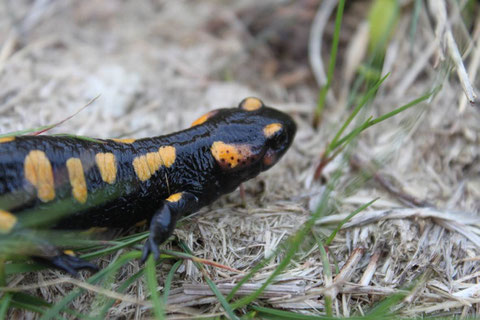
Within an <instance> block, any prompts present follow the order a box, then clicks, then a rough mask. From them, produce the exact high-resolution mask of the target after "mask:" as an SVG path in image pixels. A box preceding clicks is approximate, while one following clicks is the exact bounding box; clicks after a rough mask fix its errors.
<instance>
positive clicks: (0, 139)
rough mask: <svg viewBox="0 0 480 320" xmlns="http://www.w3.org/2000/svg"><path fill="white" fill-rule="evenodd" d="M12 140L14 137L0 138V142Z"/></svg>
mask: <svg viewBox="0 0 480 320" xmlns="http://www.w3.org/2000/svg"><path fill="white" fill-rule="evenodd" d="M13 140H15V137H3V138H0V143H5V142H10V141H13Z"/></svg>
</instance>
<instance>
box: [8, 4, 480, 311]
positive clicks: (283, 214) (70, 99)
mask: <svg viewBox="0 0 480 320" xmlns="http://www.w3.org/2000/svg"><path fill="white" fill-rule="evenodd" d="M328 2H329V1H323V2H318V1H296V2H294V1H292V2H288V1H286V2H285V1H268V2H267V1H265V2H262V4H261V5H256V3H258V1H242V2H241V5H240V4H238V3H237V2H235V1H223V2H219V1H195V2H193V1H160V0H159V1H116V0H104V1H91V0H88V1H86V0H84V1H73V0H65V1H8V0H7V1H4V3H5V5H2V6H0V17H1V19H0V43H1V45H2V46H1V51H0V132H1V133H5V132H9V131H16V130H21V129H25V128H32V127H37V126H40V125H45V124H51V123H55V122H58V121H60V120H62V119H64V118H65V117H67V116H68V115H71V114H72V113H74V112H75V111H76V110H78V109H79V108H80V107H81V106H83V105H85V104H86V103H87V102H88V101H90V100H91V99H92V98H94V97H96V96H97V95H100V97H99V98H98V99H97V100H96V101H95V102H94V103H93V105H91V106H89V107H88V108H86V109H85V110H84V111H82V112H81V113H80V114H78V115H76V116H75V117H74V118H73V119H71V120H69V121H68V122H66V123H65V124H63V125H62V126H61V127H59V128H55V129H54V130H52V131H53V132H69V133H74V134H79V135H88V136H93V137H111V138H116V137H125V136H128V137H144V136H153V135H160V134H165V133H169V132H172V131H175V130H179V129H182V128H185V127H187V126H189V124H190V123H191V122H192V121H193V120H195V119H196V118H197V117H198V116H200V115H202V114H204V113H205V112H207V111H209V110H211V109H213V108H218V107H229V106H235V105H237V104H238V102H239V101H240V100H241V99H242V98H244V97H245V96H249V95H255V96H259V97H261V98H262V99H264V101H265V102H266V103H267V104H268V105H271V106H274V107H276V108H278V109H280V110H284V111H286V112H288V113H290V114H291V115H292V116H294V118H295V120H296V122H297V124H298V134H297V137H296V140H295V143H294V145H293V147H292V148H291V150H290V151H289V152H288V153H287V155H286V156H285V158H284V159H283V160H282V161H281V162H280V163H279V164H278V165H277V166H276V167H275V168H273V169H272V170H270V171H268V172H266V173H263V174H262V175H260V176H259V177H257V178H256V179H254V180H252V181H250V182H248V183H246V184H245V189H246V200H247V205H246V207H242V206H241V204H242V201H241V198H240V195H239V192H238V191H235V192H234V193H232V194H230V195H227V196H225V197H224V198H222V199H221V200H220V201H218V202H217V203H215V204H214V205H212V206H211V207H209V208H204V209H202V210H201V212H199V213H198V214H195V215H194V216H192V217H190V218H189V219H188V220H187V222H186V223H185V224H184V225H183V226H182V227H181V228H178V229H177V230H176V231H175V235H176V236H177V237H178V238H180V239H182V240H184V241H185V242H186V243H187V244H188V245H189V246H190V248H191V249H192V250H193V252H194V254H195V255H196V256H197V257H201V258H205V259H209V260H213V261H215V262H218V263H220V264H223V265H226V266H229V267H231V268H234V269H237V270H239V271H240V272H233V271H227V270H224V269H218V268H214V267H211V266H206V270H207V273H208V274H209V276H210V277H211V278H212V279H213V280H214V281H215V283H216V284H217V285H218V288H219V289H220V291H221V292H223V293H224V294H228V292H229V291H230V289H231V288H232V285H233V284H235V283H236V282H237V281H238V280H239V279H240V278H241V277H242V275H243V274H244V273H245V272H248V271H249V270H250V269H251V268H252V267H253V266H254V265H255V264H256V263H258V262H259V261H260V260H261V259H262V258H263V257H265V256H268V255H269V254H270V253H272V252H273V251H274V250H275V248H277V246H278V245H279V244H280V243H281V242H282V241H284V240H286V239H287V237H288V236H289V235H292V234H294V233H295V231H296V230H298V228H299V227H300V226H301V225H302V223H303V222H305V221H306V220H307V219H308V217H309V215H310V212H312V211H314V210H315V208H316V204H317V203H318V200H319V198H320V197H321V195H322V192H323V191H324V182H325V181H328V180H329V179H330V178H331V175H332V173H333V172H334V171H335V170H336V169H338V168H342V170H343V172H344V174H343V175H342V177H341V178H340V180H339V182H338V183H337V185H336V187H335V191H334V193H333V196H332V199H331V203H332V205H333V208H334V210H333V211H332V213H331V215H329V216H325V217H323V218H321V219H320V220H319V221H318V222H317V224H316V228H315V230H316V231H317V232H320V233H324V234H325V235H329V234H330V232H331V230H333V228H334V227H335V226H336V225H337V223H338V222H340V221H341V220H342V219H343V218H345V217H346V215H348V214H349V213H350V212H352V211H354V210H355V209H357V208H358V207H360V206H361V205H363V204H365V203H367V202H369V201H371V200H373V199H375V198H379V200H377V201H376V202H375V203H374V204H373V205H372V206H371V207H369V208H368V209H367V210H365V211H364V212H362V213H360V214H359V215H357V216H356V217H354V218H353V219H352V220H351V221H349V222H348V223H347V224H345V225H344V227H343V229H342V230H341V231H340V232H339V233H338V234H337V236H336V237H335V239H334V241H333V243H332V244H331V245H330V246H329V247H328V255H329V258H330V262H331V264H332V273H333V278H332V279H325V277H324V273H323V264H322V262H321V259H320V252H319V250H318V248H317V245H316V242H315V241H314V239H313V238H308V239H305V243H304V244H303V246H302V250H301V251H300V252H298V254H297V256H296V257H295V259H294V261H293V262H292V263H291V264H290V266H289V267H288V268H287V269H286V270H285V272H284V273H282V274H281V275H280V276H279V277H278V278H277V280H276V281H275V283H274V284H273V285H271V286H270V287H268V288H267V290H266V291H265V292H264V293H263V294H262V296H261V297H260V298H259V299H258V301H257V302H256V303H258V304H260V305H266V306H271V307H275V308H281V309H286V310H294V311H297V312H302V313H306V314H324V295H325V294H326V295H330V296H332V297H333V301H334V314H336V315H339V316H340V315H341V316H348V315H353V314H362V313H363V312H364V311H365V310H367V309H368V308H370V307H371V306H372V305H373V304H374V303H375V302H377V301H379V300H381V299H382V298H384V297H386V296H389V295H391V294H393V293H396V292H400V291H401V290H406V289H409V290H411V289H412V288H411V285H413V284H415V286H414V288H413V290H412V291H411V292H410V294H409V295H408V296H407V298H406V299H404V300H403V302H402V303H401V304H400V305H399V310H398V312H399V314H401V315H403V316H413V315H421V314H426V315H433V314H445V315H454V314H457V315H463V316H466V315H476V314H478V306H479V302H480V285H479V284H478V283H479V280H480V278H479V277H480V263H479V260H480V235H479V234H480V228H479V227H480V217H479V213H480V147H479V141H480V125H479V124H480V113H479V110H480V109H479V106H478V104H477V106H472V105H470V104H469V103H468V102H466V100H465V98H464V96H465V94H464V88H462V85H461V84H460V82H459V81H458V79H459V77H458V75H457V70H458V69H459V65H458V64H456V63H458V59H457V61H456V62H455V60H454V59H455V55H454V52H453V51H454V50H453V49H452V48H451V45H452V44H451V43H450V40H451V39H449V36H448V34H449V32H450V31H451V30H452V31H453V33H452V34H453V36H454V41H455V42H456V43H457V45H458V46H459V47H460V48H461V49H462V51H463V52H465V53H464V55H463V56H462V57H461V59H460V60H462V59H463V61H464V63H465V67H466V70H467V73H468V75H469V76H470V77H471V82H472V84H473V87H474V88H475V86H476V88H478V85H479V80H478V76H477V75H476V74H477V71H478V61H479V59H480V58H479V56H480V53H479V52H480V44H479V43H478V39H479V33H480V19H479V17H480V15H478V13H477V14H476V15H473V16H474V17H475V19H476V21H474V22H473V25H474V27H473V28H470V29H469V28H466V27H465V25H464V24H463V22H462V19H461V18H459V16H458V12H459V11H458V7H457V6H456V5H455V4H454V2H453V1H451V2H450V1H449V2H448V6H447V11H446V16H445V17H444V18H445V19H446V20H445V19H444V20H442V19H441V17H442V8H436V7H435V5H434V4H433V5H432V3H431V2H432V1H430V2H429V3H428V4H429V6H423V8H422V10H421V11H420V15H419V18H418V26H417V30H416V33H415V35H414V37H411V36H410V34H409V32H410V26H411V19H412V16H413V13H412V12H413V4H412V3H413V1H402V3H403V4H402V7H401V10H402V13H401V15H400V19H399V21H398V24H397V27H396V28H395V32H394V35H393V37H392V40H391V41H390V43H389V46H388V48H387V54H386V58H385V64H384V70H383V73H386V72H390V73H391V75H390V76H389V77H388V79H387V80H386V82H385V83H384V84H383V85H382V87H381V89H380V91H379V92H378V94H377V96H376V99H375V101H374V102H373V104H372V106H371V108H370V109H368V114H367V115H366V116H369V115H370V114H371V115H374V116H378V115H380V114H384V113H386V112H389V111H391V110H393V109H394V108H395V107H398V106H401V105H403V104H405V103H407V102H409V101H411V100H413V99H415V98H417V97H419V96H421V95H423V94H425V93H426V92H429V91H430V90H432V89H433V88H435V87H436V86H438V85H440V84H441V85H442V88H441V90H440V91H439V92H438V93H437V94H436V95H435V97H434V98H432V99H431V100H429V101H428V102H427V103H422V104H420V105H418V106H416V107H414V108H413V109H410V110H408V111H407V112H404V113H401V114H400V115H398V116H397V117H395V118H393V119H390V120H388V121H387V122H385V123H383V124H380V125H377V126H374V127H372V128H370V129H368V130H367V131H366V132H365V133H363V134H362V135H361V139H360V140H359V141H358V142H357V143H356V146H355V148H354V149H353V150H351V152H352V153H353V155H354V157H352V159H350V161H344V160H343V159H342V157H339V158H338V160H335V161H333V162H331V163H330V164H329V165H328V166H327V167H325V169H324V171H323V174H322V179H320V180H319V181H315V180H313V178H312V177H313V174H314V171H315V167H316V166H317V165H318V162H319V159H320V156H321V154H322V152H323V150H324V148H325V146H326V143H327V141H329V140H331V139H332V138H333V135H334V133H335V132H336V130H337V129H338V128H339V127H340V125H341V123H342V121H343V120H344V119H345V117H346V116H347V114H348V112H349V110H346V109H345V101H346V95H345V94H346V93H348V92H349V87H350V85H351V80H352V74H353V73H354V70H356V68H357V66H358V61H360V59H361V57H362V48H364V47H365V46H364V44H365V43H366V41H367V39H365V32H364V30H363V29H362V28H363V27H362V23H364V22H365V21H366V14H367V12H368V4H369V2H367V1H356V2H355V3H354V4H350V5H347V8H346V12H345V16H344V26H343V29H342V36H341V43H340V54H339V59H338V61H339V63H338V67H337V70H336V76H335V79H334V88H333V90H332V93H331V95H330V96H329V98H328V102H329V104H328V107H327V110H326V113H325V114H324V117H323V121H322V124H321V126H320V128H319V129H318V130H315V129H313V127H312V125H311V123H312V119H313V111H314V109H315V107H316V103H317V95H318V85H317V83H316V80H315V79H317V80H318V79H319V78H321V75H319V74H318V73H316V74H315V76H316V77H314V76H313V74H312V73H311V68H310V64H309V61H308V46H309V43H308V41H309V39H308V35H309V32H310V28H311V22H312V20H313V18H314V16H315V14H317V12H318V11H317V10H320V9H319V5H320V8H323V7H321V6H323V5H325V6H326V4H328ZM433 2H435V0H434V1H433ZM438 3H441V4H442V3H443V1H438ZM432 6H433V7H432ZM440 7H441V6H440ZM322 10H323V9H322ZM333 15H334V14H333ZM328 16H329V15H328V14H327V17H328ZM332 21H333V20H332V18H330V20H329V21H328V22H327V23H326V25H325V28H324V29H323V30H322V31H321V32H320V33H319V35H320V36H321V38H319V39H320V40H319V41H321V51H322V54H323V61H328V52H329V48H330V43H331V39H332V33H333V23H332ZM310 45H312V44H311V43H310ZM349 52H350V54H349ZM352 52H353V54H351V53H352ZM452 57H453V58H452ZM317 60H318V59H317ZM321 61H322V60H320V62H321ZM317 62H318V61H317ZM325 64H326V63H325ZM448 74H450V76H447V75H448ZM461 76H462V75H460V77H461ZM463 87H465V85H463ZM467 89H468V88H467ZM465 90H466V89H465ZM467 93H468V92H467ZM171 246H172V245H171V244H169V245H167V248H171ZM125 251H128V249H125V250H121V251H120V252H118V253H117V254H120V253H123V252H125ZM282 257H283V256H282V254H280V255H279V256H278V257H276V258H275V259H273V260H272V261H271V262H270V263H269V264H268V265H267V266H266V267H264V268H262V269H261V270H259V272H258V273H257V274H256V275H255V276H254V277H253V278H252V279H251V280H250V281H249V282H248V284H246V285H245V286H244V287H243V288H242V289H241V290H240V291H239V292H238V295H239V296H241V295H245V294H248V293H250V292H253V291H254V290H255V289H256V288H258V287H259V286H260V285H261V283H262V281H263V280H265V279H266V278H267V277H268V275H269V274H270V273H271V272H272V270H274V268H275V267H276V266H277V265H278V263H279V262H280V261H281V259H282ZM113 258H114V257H111V256H108V257H105V258H101V259H99V260H97V261H96V262H97V263H98V264H99V265H100V266H101V267H105V266H106V265H108V263H109V261H110V260H111V259H113ZM172 264H173V262H171V261H167V262H165V263H163V264H162V265H161V266H160V267H159V269H158V273H157V275H158V281H159V284H160V286H163V281H164V279H165V277H166V275H167V273H168V271H169V270H170V268H171V265H172ZM141 267H142V266H141V265H140V262H139V261H133V262H131V263H130V264H128V266H127V267H125V268H123V269H122V271H121V272H120V273H119V274H118V275H117V279H115V281H114V282H113V283H112V284H111V286H110V287H108V288H105V289H102V290H104V291H103V292H101V293H102V294H105V295H107V296H109V297H114V298H115V299H116V300H117V302H116V303H115V305H114V307H112V308H111V310H110V311H109V317H111V318H117V317H122V318H129V319H130V318H142V317H144V316H146V315H151V310H150V306H151V305H150V301H149V299H148V292H149V291H148V289H146V285H145V283H144V281H143V280H138V281H136V282H135V283H134V284H132V285H131V286H130V287H129V289H128V290H127V291H126V292H125V293H124V294H118V296H112V295H114V294H115V293H114V291H115V290H116V289H117V288H118V285H119V283H121V281H122V280H124V279H127V278H128V277H129V276H131V275H132V274H133V273H135V272H137V271H138V270H140V268H141ZM337 268H338V269H337ZM87 275H88V274H87V273H85V274H82V276H80V278H79V279H78V280H84V279H85V277H86V276H87ZM58 279H59V280H58ZM140 279H142V278H140ZM8 280H9V286H19V287H21V286H30V287H29V289H28V291H29V292H30V293H32V294H35V295H37V296H39V297H41V298H43V299H45V300H47V301H49V302H55V301H59V300H60V299H61V298H62V297H63V296H65V295H66V294H67V293H68V292H69V291H70V290H71V289H72V288H73V287H75V286H78V285H80V284H79V283H78V282H79V281H78V280H75V281H73V282H72V281H69V280H68V281H67V283H66V282H65V281H66V276H65V275H64V274H63V273H61V272H58V271H54V270H47V271H43V272H38V273H30V274H22V275H16V276H14V277H12V278H10V279H8ZM32 286H33V287H32ZM26 289H27V288H26ZM86 289H87V290H86V292H85V294H83V295H82V296H81V297H79V298H77V299H76V300H74V302H73V304H72V308H73V309H75V310H78V311H79V312H85V313H87V314H88V313H90V312H91V310H92V308H95V306H96V305H98V304H99V303H101V302H102V300H101V298H98V297H100V296H101V295H96V292H97V291H99V290H100V289H101V288H99V287H94V288H86ZM159 289H161V288H159ZM100 291H101V290H100ZM168 310H169V311H170V316H172V317H174V316H186V317H190V316H192V317H193V316H198V315H208V314H218V313H222V310H223V309H222V308H221V306H220V303H219V302H218V301H217V299H216V298H215V296H214V294H213V293H212V292H211V291H210V289H209V288H208V286H207V285H206V284H205V282H204V278H203V276H202V273H201V272H200V271H199V270H198V269H197V268H196V267H195V266H194V265H193V263H192V262H191V261H187V260H185V261H184V263H183V264H182V266H181V267H180V268H179V269H178V271H177V272H176V274H175V278H174V281H173V288H172V290H171V294H170V297H169V304H168ZM10 315H11V316H18V317H26V316H27V314H26V312H25V311H19V310H12V311H10ZM31 315H33V314H29V315H28V316H31Z"/></svg>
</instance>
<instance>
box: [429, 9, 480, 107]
mask: <svg viewBox="0 0 480 320" xmlns="http://www.w3.org/2000/svg"><path fill="white" fill-rule="evenodd" d="M428 3H429V7H430V11H431V12H432V14H433V15H434V16H435V18H436V20H437V26H436V29H435V33H436V36H437V39H438V40H439V41H440V45H441V46H442V47H446V48H447V50H448V53H449V56H450V58H451V59H452V61H453V63H454V64H455V67H456V69H457V75H458V78H459V80H460V83H461V85H462V88H463V91H464V92H465V95H466V97H467V99H468V101H469V102H470V103H471V104H472V105H474V104H475V103H476V99H477V95H476V94H475V92H474V90H473V87H472V84H471V83H470V80H469V78H468V74H467V71H466V70H465V65H464V64H463V60H462V56H461V54H460V52H459V50H458V47H457V44H456V43H455V39H454V38H453V34H452V29H451V26H450V24H449V23H448V21H447V9H446V4H445V1H444V0H429V2H428Z"/></svg>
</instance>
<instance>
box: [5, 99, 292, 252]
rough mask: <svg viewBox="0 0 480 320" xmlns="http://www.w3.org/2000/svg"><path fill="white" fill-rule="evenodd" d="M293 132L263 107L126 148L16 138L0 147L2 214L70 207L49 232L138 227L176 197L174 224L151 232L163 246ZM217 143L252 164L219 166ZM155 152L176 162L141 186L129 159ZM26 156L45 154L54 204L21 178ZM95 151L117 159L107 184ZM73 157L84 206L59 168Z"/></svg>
mask: <svg viewBox="0 0 480 320" xmlns="http://www.w3.org/2000/svg"><path fill="white" fill-rule="evenodd" d="M271 123H280V124H281V125H282V129H281V130H280V131H278V132H276V133H275V134H274V135H273V136H271V137H269V138H267V137H266V136H265V134H264V132H263V129H264V127H265V126H266V125H268V124H271ZM295 132H296V125H295V123H294V122H293V120H292V119H291V117H290V116H288V115H286V114H284V113H282V112H280V111H277V110H275V109H272V108H269V107H265V106H262V107H261V108H260V109H258V110H254V111H247V110H243V109H242V108H240V107H239V108H231V109H218V110H216V113H215V114H214V115H213V116H211V117H210V118H209V119H208V120H207V121H206V122H204V123H203V124H200V125H196V126H193V127H191V128H189V129H186V130H183V131H180V132H176V133H173V134H169V135H165V136H158V137H153V138H145V139H139V140H136V141H135V142H133V143H132V144H127V143H121V142H115V141H113V140H97V141H87V140H83V139H80V138H75V137H66V136H19V137H16V138H15V140H14V141H12V142H6V143H0V198H1V199H2V201H3V202H0V205H4V204H5V203H7V204H8V207H4V208H0V209H4V210H8V211H10V212H12V213H14V214H19V213H21V212H22V211H24V210H25V209H28V208H34V209H36V210H38V211H40V212H41V211H42V210H45V211H48V210H49V209H48V208H49V206H51V205H54V204H55V203H56V202H58V201H63V202H64V203H65V202H67V203H68V204H69V206H70V204H71V206H70V207H72V208H74V211H75V213H74V214H69V215H68V216H65V217H63V218H62V219H60V220H59V221H57V222H56V224H55V225H54V226H49V227H55V228H61V229H86V228H89V227H103V226H105V227H130V226H132V225H133V224H134V223H136V222H138V221H142V220H144V219H147V220H150V219H151V218H152V216H153V215H154V214H156V212H157V211H158V210H159V208H160V209H161V208H162V207H165V203H166V202H165V201H164V200H165V199H167V198H168V197H169V196H170V195H172V194H175V193H178V192H182V195H183V196H182V201H183V203H179V204H178V206H177V207H176V208H174V207H173V206H172V205H170V203H166V204H167V205H169V207H168V208H167V209H169V212H170V213H168V214H169V215H170V214H171V215H172V219H170V220H172V221H170V220H168V221H167V224H169V225H168V226H166V225H165V226H163V227H168V232H167V231H163V230H164V229H161V231H158V230H157V231H155V232H153V233H157V234H156V236H157V238H158V236H159V234H158V233H165V235H162V236H161V238H162V240H158V239H157V241H153V240H152V241H153V242H152V245H153V244H157V245H158V244H160V243H157V242H159V241H162V242H163V240H165V239H164V238H166V237H167V236H168V235H169V234H171V232H172V231H173V226H174V222H175V221H176V220H177V219H178V218H179V216H181V215H184V214H190V213H193V212H194V211H197V210H198V209H200V208H201V207H203V206H206V205H208V204H210V203H212V202H213V201H215V200H216V199H217V198H218V197H220V196H221V195H223V194H226V193H229V192H232V191H233V190H235V189H236V188H237V187H238V186H239V185H240V184H241V183H242V182H244V181H246V180H249V179H251V178H253V177H255V176H257V175H258V174H259V173H260V172H262V171H264V170H267V169H268V168H270V167H271V166H273V165H274V164H275V163H276V162H277V161H278V160H279V159H280V158H281V157H282V156H283V154H284V153H285V152H286V151H287V149H288V148H289V147H290V145H291V143H292V141H293V138H294V136H295ZM215 141H222V142H224V143H227V144H241V145H247V146H249V148H250V150H251V151H252V157H251V158H250V159H249V161H247V163H246V164H243V165H242V164H239V165H238V166H236V167H235V168H229V167H226V166H222V165H221V164H219V163H218V162H217V160H216V159H215V158H214V157H213V155H212V153H211V151H210V148H211V146H212V144H213V143H214V142H215ZM161 146H173V147H175V149H176V159H175V162H174V163H173V165H172V166H171V167H169V168H166V167H164V166H162V167H160V169H159V170H158V171H157V172H156V173H155V174H154V175H153V176H152V177H151V178H150V179H148V180H147V181H144V182H142V181H140V180H139V179H138V177H137V176H136V174H135V172H134V169H133V166H132V161H133V159H134V158H135V157H137V156H139V155H143V154H146V153H148V152H156V151H158V148H159V147H161ZM31 150H42V151H44V152H45V154H46V155H47V157H48V159H49V160H50V162H51V164H52V167H53V172H54V180H55V188H56V189H55V192H56V197H55V199H54V200H52V201H50V202H48V203H43V202H41V201H40V200H39V199H37V197H36V190H35V189H34V188H33V186H31V185H30V184H29V183H28V181H26V179H25V177H24V169H23V166H24V159H25V157H26V156H27V154H28V153H29V152H30V151H31ZM99 152H112V153H113V154H115V156H116V160H117V178H116V181H115V183H113V184H108V183H105V182H104V181H102V179H101V175H100V172H99V170H98V168H97V166H96V165H95V154H97V153H99ZM71 157H78V158H80V159H81V160H82V164H83V169H84V173H85V180H86V183H87V188H88V198H87V202H86V203H85V204H81V203H79V202H78V201H76V200H75V199H73V197H72V196H71V186H70V183H69V180H68V174H67V171H66V164H65V163H66V161H67V159H69V158H71ZM267 158H268V159H267ZM267 160H268V161H267ZM167 180H168V181H167ZM5 200H6V201H5ZM174 216H175V217H174ZM161 223H164V222H161ZM172 224H173V226H172ZM152 228H153V227H152ZM165 230H166V229H165ZM151 231H153V230H152V229H151ZM151 249H152V250H154V249H153V248H151ZM147 251H148V250H147ZM147 254H148V252H147Z"/></svg>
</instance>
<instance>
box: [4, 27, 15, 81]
mask: <svg viewBox="0 0 480 320" xmlns="http://www.w3.org/2000/svg"><path fill="white" fill-rule="evenodd" d="M16 45H17V35H16V33H15V31H13V30H11V31H10V32H9V34H8V37H7V39H6V40H5V42H4V43H3V46H2V50H1V51H0V74H1V73H2V71H3V68H5V64H6V63H7V60H8V58H9V57H10V56H11V55H12V53H13V52H14V50H15V46H16Z"/></svg>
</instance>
